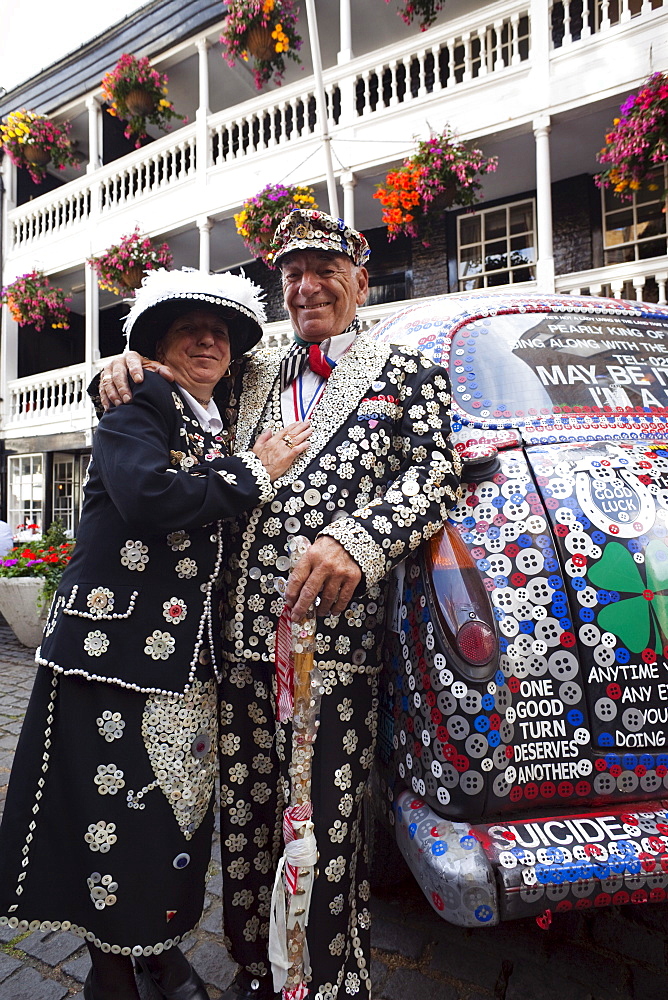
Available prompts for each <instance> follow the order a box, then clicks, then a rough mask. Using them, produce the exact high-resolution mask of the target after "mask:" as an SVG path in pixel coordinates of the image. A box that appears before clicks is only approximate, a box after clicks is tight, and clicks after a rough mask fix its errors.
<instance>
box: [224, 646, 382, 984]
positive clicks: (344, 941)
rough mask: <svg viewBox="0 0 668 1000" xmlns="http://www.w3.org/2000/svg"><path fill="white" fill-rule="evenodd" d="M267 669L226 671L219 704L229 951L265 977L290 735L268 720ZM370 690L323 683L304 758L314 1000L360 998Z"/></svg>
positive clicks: (364, 972) (345, 682)
mask: <svg viewBox="0 0 668 1000" xmlns="http://www.w3.org/2000/svg"><path fill="white" fill-rule="evenodd" d="M272 674H273V667H270V666H269V665H266V664H253V665H252V667H251V666H248V665H246V664H231V665H229V667H228V669H227V673H226V676H225V677H224V679H223V683H222V686H221V688H220V694H221V720H220V721H221V739H220V748H221V755H220V761H221V774H220V782H221V849H222V858H223V914H224V930H225V935H226V938H227V941H226V943H227V945H228V948H229V950H230V952H231V954H232V956H233V958H234V959H235V961H236V962H238V963H239V964H240V965H242V966H244V967H245V968H246V969H248V970H249V971H250V972H252V973H254V974H256V975H270V974H271V970H270V966H269V962H268V959H267V939H268V934H269V904H270V899H271V893H272V889H273V884H274V874H275V870H276V866H277V864H278V860H279V859H280V857H281V855H282V853H283V835H282V829H281V824H282V816H283V809H284V807H285V805H286V804H287V803H288V802H289V797H290V784H289V777H288V766H289V763H290V755H291V741H292V727H291V724H290V723H286V724H283V725H281V724H279V723H277V722H276V721H275V715H274V697H273V691H272ZM377 705H378V701H377V680H376V677H375V676H372V675H368V674H358V673H355V674H354V673H350V674H348V675H346V677H345V678H344V679H341V678H340V677H339V678H325V694H324V695H323V699H322V706H321V714H320V727H319V730H318V736H317V739H316V742H315V752H314V759H313V784H312V801H313V822H314V825H315V835H316V840H317V845H318V852H319V860H318V869H319V875H318V877H317V878H316V880H315V884H314V889H313V897H312V901H311V909H310V916H309V925H308V932H307V939H308V944H309V952H310V957H311V966H312V976H311V981H310V990H311V994H310V995H312V996H313V998H314V1000H334V998H335V997H337V996H339V997H346V998H348V997H360V998H362V997H364V998H368V997H369V995H370V989H371V983H370V977H369V967H370V924H371V917H370V904H369V897H370V886H369V880H368V877H367V859H366V856H365V851H364V820H363V805H364V799H365V794H366V791H367V782H368V777H369V773H370V768H371V763H372V760H373V754H374V747H375V740H376V724H377Z"/></svg>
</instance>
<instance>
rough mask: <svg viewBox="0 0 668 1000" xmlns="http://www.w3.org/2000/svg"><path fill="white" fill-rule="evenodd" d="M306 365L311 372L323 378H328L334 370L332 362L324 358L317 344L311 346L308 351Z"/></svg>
mask: <svg viewBox="0 0 668 1000" xmlns="http://www.w3.org/2000/svg"><path fill="white" fill-rule="evenodd" d="M308 364H309V368H310V369H311V371H312V372H314V373H315V374H316V375H322V377H323V378H329V376H330V375H331V374H332V371H333V370H334V364H333V362H331V361H330V360H329V358H327V357H325V355H324V354H323V353H322V351H321V350H320V347H319V346H318V345H317V344H311V346H310V347H309V349H308Z"/></svg>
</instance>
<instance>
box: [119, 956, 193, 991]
mask: <svg viewBox="0 0 668 1000" xmlns="http://www.w3.org/2000/svg"><path fill="white" fill-rule="evenodd" d="M135 961H136V963H137V966H138V968H139V969H140V970H141V973H142V975H146V976H149V977H150V978H151V979H152V980H153V983H154V984H155V987H156V989H157V990H158V991H159V992H160V993H162V995H163V997H164V998H165V1000H210V998H209V994H208V993H207V991H206V987H205V985H204V983H203V982H202V980H201V978H200V977H199V976H198V975H197V973H196V972H195V970H194V969H193V967H192V965H190V963H188V968H189V970H190V971H189V972H188V974H187V977H186V979H185V980H184V981H183V982H182V983H181V984H180V985H179V986H176V987H174V986H172V985H170V986H169V987H166V986H164V985H163V980H162V978H161V970H160V969H159V968H156V967H154V966H153V967H152V966H151V965H149V962H147V960H146V959H145V958H137V959H135ZM184 961H187V960H186V959H185V958H184Z"/></svg>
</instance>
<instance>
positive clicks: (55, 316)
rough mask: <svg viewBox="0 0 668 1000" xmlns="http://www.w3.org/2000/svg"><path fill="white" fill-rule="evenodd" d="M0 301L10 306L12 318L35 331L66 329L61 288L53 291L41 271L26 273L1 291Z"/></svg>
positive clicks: (66, 318)
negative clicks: (30, 326) (45, 328)
mask: <svg viewBox="0 0 668 1000" xmlns="http://www.w3.org/2000/svg"><path fill="white" fill-rule="evenodd" d="M0 301H1V302H3V303H5V304H6V305H8V306H9V311H10V313H11V316H12V319H14V320H16V322H17V323H20V324H21V325H22V326H25V325H26V324H28V323H30V324H32V326H34V327H35V329H36V330H43V329H44V327H45V326H48V327H49V328H50V329H52V330H67V329H68V328H69V325H70V324H69V323H68V315H69V310H68V308H67V305H66V303H67V302H70V301H71V299H69V298H66V297H65V293H64V292H63V290H62V288H54V287H53V285H52V284H51V282H50V281H49V279H48V278H47V277H46V275H45V274H44V272H43V271H29V272H28V273H27V274H22V275H21V276H20V277H19V278H16V279H15V280H14V281H12V283H11V284H10V285H7V286H6V287H5V288H3V289H2V295H1V296H0Z"/></svg>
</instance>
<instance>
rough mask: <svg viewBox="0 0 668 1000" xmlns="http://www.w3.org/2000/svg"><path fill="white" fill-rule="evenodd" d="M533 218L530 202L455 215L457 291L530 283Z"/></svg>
mask: <svg viewBox="0 0 668 1000" xmlns="http://www.w3.org/2000/svg"><path fill="white" fill-rule="evenodd" d="M534 219H535V208H534V201H533V199H531V200H530V201H514V202H512V203H511V204H508V205H499V206H497V207H496V208H483V209H481V210H480V211H478V212H465V213H462V214H461V215H460V216H458V218H457V271H458V280H459V290H460V291H467V290H469V289H473V288H490V287H492V286H494V285H513V284H516V283H517V282H519V281H531V280H533V278H534V277H535V263H536V236H535V223H534Z"/></svg>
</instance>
